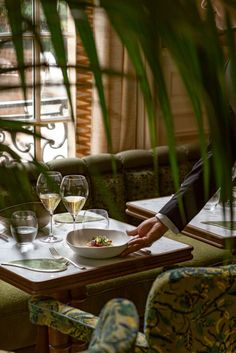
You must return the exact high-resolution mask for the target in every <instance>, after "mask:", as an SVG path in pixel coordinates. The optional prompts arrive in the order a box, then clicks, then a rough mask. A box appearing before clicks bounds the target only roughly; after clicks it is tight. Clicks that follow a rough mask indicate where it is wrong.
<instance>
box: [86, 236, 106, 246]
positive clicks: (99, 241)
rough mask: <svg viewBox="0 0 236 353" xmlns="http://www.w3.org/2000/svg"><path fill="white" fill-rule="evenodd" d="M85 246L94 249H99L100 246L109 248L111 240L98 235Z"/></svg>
mask: <svg viewBox="0 0 236 353" xmlns="http://www.w3.org/2000/svg"><path fill="white" fill-rule="evenodd" d="M87 245H88V246H90V247H96V248H99V247H101V246H111V245H112V240H111V239H109V238H108V237H106V236H101V235H98V236H96V237H93V239H92V240H90V241H89V242H88V243H87Z"/></svg>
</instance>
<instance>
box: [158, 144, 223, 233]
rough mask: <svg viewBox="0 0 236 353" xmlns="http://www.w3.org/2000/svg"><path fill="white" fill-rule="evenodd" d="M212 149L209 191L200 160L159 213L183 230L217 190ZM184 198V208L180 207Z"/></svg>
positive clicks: (208, 156) (208, 159)
mask: <svg viewBox="0 0 236 353" xmlns="http://www.w3.org/2000/svg"><path fill="white" fill-rule="evenodd" d="M212 159H213V158H212V151H211V150H210V149H209V150H208V152H207V161H208V162H209V167H210V168H209V169H210V174H209V180H211V182H210V183H209V192H208V194H206V192H205V188H204V181H203V160H202V159H201V160H199V161H198V162H197V163H196V164H195V165H194V167H193V168H192V170H191V172H190V173H189V174H188V175H187V176H186V177H185V179H184V181H183V183H182V184H181V187H180V189H179V191H178V192H177V193H176V194H175V195H174V196H173V197H172V198H171V199H170V201H169V202H167V204H166V205H165V206H164V207H162V209H161V210H160V211H159V213H161V214H163V215H165V216H167V217H168V218H169V219H170V220H171V221H172V222H173V223H174V224H175V225H176V227H177V228H178V229H179V231H181V230H182V229H183V228H184V227H185V226H186V224H188V223H189V222H190V221H191V219H192V218H193V217H194V216H195V215H196V214H197V213H198V212H199V211H200V210H201V209H202V208H203V206H204V205H205V203H206V202H207V200H208V199H209V198H210V197H211V195H213V194H214V193H215V192H216V188H217V187H216V183H215V179H214V173H213V170H214V168H213V165H212V164H213V161H212ZM181 200H182V205H183V208H181V207H180V203H181Z"/></svg>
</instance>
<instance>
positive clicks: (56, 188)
mask: <svg viewBox="0 0 236 353" xmlns="http://www.w3.org/2000/svg"><path fill="white" fill-rule="evenodd" d="M61 181H62V175H61V173H59V172H55V171H48V172H46V173H41V174H40V175H39V177H38V180H37V185H36V190H37V194H38V196H39V198H40V200H41V202H42V204H43V206H44V207H45V208H46V210H48V212H49V213H50V232H49V235H48V236H46V237H42V238H40V240H41V241H43V242H45V243H55V242H58V241H61V240H62V238H60V237H58V236H55V235H54V234H53V229H52V228H53V227H52V220H53V213H54V211H55V209H56V207H57V206H58V204H59V202H60V201H61V196H60V185H61Z"/></svg>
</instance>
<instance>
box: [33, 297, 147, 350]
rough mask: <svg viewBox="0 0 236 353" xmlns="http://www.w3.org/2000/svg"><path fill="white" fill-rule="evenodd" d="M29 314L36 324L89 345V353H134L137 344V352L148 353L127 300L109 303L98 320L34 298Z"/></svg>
mask: <svg viewBox="0 0 236 353" xmlns="http://www.w3.org/2000/svg"><path fill="white" fill-rule="evenodd" d="M29 312H30V320H31V322H32V323H34V324H37V325H45V326H48V327H51V328H54V329H56V330H58V331H60V332H62V333H64V334H67V335H70V336H72V337H74V338H76V339H79V340H81V341H83V342H85V343H89V342H90V343H89V349H88V351H86V352H89V353H103V352H104V353H105V352H109V353H119V352H122V353H126V352H127V353H128V352H132V351H133V349H134V346H135V343H136V344H137V343H138V346H139V348H141V349H137V348H138V347H135V352H146V341H145V338H144V336H143V335H142V334H141V333H139V334H138V327H139V318H138V313H137V310H136V308H135V305H134V304H133V303H132V302H130V301H129V300H127V299H119V298H117V299H112V300H110V301H109V302H108V303H107V304H106V305H105V306H104V308H103V309H102V311H101V313H100V315H99V318H98V317H96V316H94V315H93V314H90V313H88V312H85V311H82V310H79V309H75V308H73V307H71V306H68V305H66V304H62V303H60V302H59V301H56V300H53V299H45V298H31V299H30V300H29ZM137 334H138V337H137ZM136 340H137V341H136ZM108 347H109V350H108ZM142 348H143V349H142ZM136 349H137V351H136Z"/></svg>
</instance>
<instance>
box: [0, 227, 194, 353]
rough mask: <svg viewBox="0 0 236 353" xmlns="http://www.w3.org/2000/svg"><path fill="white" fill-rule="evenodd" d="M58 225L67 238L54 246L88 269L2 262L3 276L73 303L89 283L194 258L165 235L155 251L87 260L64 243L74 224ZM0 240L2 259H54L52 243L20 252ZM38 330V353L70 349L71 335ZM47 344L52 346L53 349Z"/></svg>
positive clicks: (0, 274) (0, 276) (31, 291)
mask: <svg viewBox="0 0 236 353" xmlns="http://www.w3.org/2000/svg"><path fill="white" fill-rule="evenodd" d="M55 228H56V233H57V234H58V235H61V236H63V237H64V240H63V242H60V243H55V244H54V246H55V247H56V248H57V249H58V250H59V251H60V253H61V254H63V255H67V256H68V257H70V258H71V259H73V260H74V261H75V262H78V263H79V264H81V265H85V266H86V267H87V270H79V269H78V268H75V267H73V266H68V268H67V270H65V271H62V272H56V273H43V272H35V271H31V270H26V269H21V268H15V267H10V266H9V267H7V266H4V265H1V266H0V279H2V280H4V281H6V282H8V283H10V284H12V285H13V286H15V287H17V288H19V289H22V290H24V291H25V292H27V293H29V294H31V295H44V296H45V295H46V296H51V297H53V298H55V299H58V300H61V301H63V302H67V303H69V302H71V301H72V300H73V303H74V301H76V298H79V297H80V295H83V293H85V290H84V289H85V287H86V285H88V284H91V283H96V282H100V281H104V280H107V279H112V278H116V277H120V276H124V275H128V274H132V273H136V272H139V271H145V270H149V269H152V268H156V267H162V266H167V265H171V264H174V263H178V262H182V261H186V260H189V259H191V258H192V254H191V251H192V247H191V246H189V245H186V244H182V243H180V242H177V241H173V240H171V239H168V238H165V237H163V238H162V239H160V240H159V241H157V242H156V243H155V244H153V245H152V246H151V247H150V248H149V249H150V250H151V251H152V254H151V255H145V256H140V255H137V254H131V255H129V256H128V257H126V258H118V257H116V258H113V259H106V260H93V259H86V258H82V257H79V256H78V255H76V254H74V253H73V251H72V250H71V249H70V248H69V247H68V245H67V244H66V242H65V237H66V234H67V232H68V230H71V229H72V225H65V224H61V225H57V226H56V227H55ZM110 228H111V229H120V230H124V231H125V230H127V229H131V228H132V226H130V225H127V224H125V223H121V222H118V221H115V220H111V221H110ZM0 242H1V243H0V259H1V261H0V262H4V261H10V260H17V259H22V258H51V255H50V252H49V247H50V245H49V244H46V243H42V242H40V241H39V240H37V239H36V241H35V249H34V250H31V251H29V252H27V253H20V251H19V249H18V248H17V247H16V245H15V243H14V240H13V239H11V240H10V241H9V242H8V243H7V242H4V241H3V240H1V239H0ZM75 293H76V294H75ZM38 330H39V331H38V332H39V340H38V342H37V350H36V351H37V352H38V353H39V352H40V353H42V352H44V353H47V352H49V351H50V352H54V353H57V352H58V353H59V352H60V353H66V352H70V344H69V337H67V336H65V335H62V334H60V333H59V332H56V331H55V330H53V329H49V330H46V329H45V328H40V327H39V329H38ZM48 343H49V345H48ZM48 346H50V350H49V348H48Z"/></svg>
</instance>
